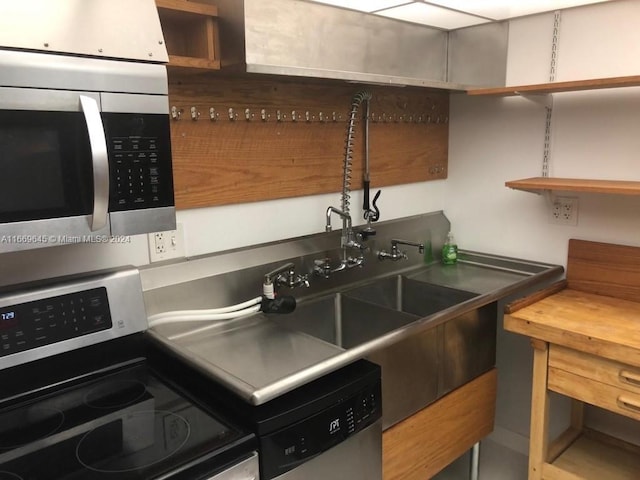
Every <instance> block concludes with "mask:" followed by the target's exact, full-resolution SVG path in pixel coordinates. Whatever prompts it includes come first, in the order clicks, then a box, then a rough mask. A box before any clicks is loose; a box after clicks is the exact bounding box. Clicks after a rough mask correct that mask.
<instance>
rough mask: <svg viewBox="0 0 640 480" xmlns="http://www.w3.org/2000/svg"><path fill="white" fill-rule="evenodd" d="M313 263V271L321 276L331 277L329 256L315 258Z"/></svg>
mask: <svg viewBox="0 0 640 480" xmlns="http://www.w3.org/2000/svg"><path fill="white" fill-rule="evenodd" d="M313 263H314V267H313V273H315V274H316V275H318V276H320V277H324V278H329V275H331V263H329V259H328V258H323V259H322V260H314V261H313Z"/></svg>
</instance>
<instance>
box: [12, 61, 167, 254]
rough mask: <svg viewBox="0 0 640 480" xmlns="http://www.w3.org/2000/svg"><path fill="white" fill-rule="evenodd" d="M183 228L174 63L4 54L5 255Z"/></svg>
mask: <svg viewBox="0 0 640 480" xmlns="http://www.w3.org/2000/svg"><path fill="white" fill-rule="evenodd" d="M174 228H175V204H174V190H173V174H172V162H171V144H170V132H169V105H168V96H167V80H166V68H165V67H164V66H163V65H152V64H138V63H134V62H123V61H116V60H104V59H91V58H78V57H72V56H63V55H52V54H40V53H34V52H29V53H25V52H15V51H0V252H6V251H15V250H24V249H29V248H37V247H43V246H51V245H58V244H62V243H77V242H82V241H89V242H90V241H92V239H100V238H105V237H108V236H112V235H133V234H140V233H147V232H156V231H163V230H171V229H174Z"/></svg>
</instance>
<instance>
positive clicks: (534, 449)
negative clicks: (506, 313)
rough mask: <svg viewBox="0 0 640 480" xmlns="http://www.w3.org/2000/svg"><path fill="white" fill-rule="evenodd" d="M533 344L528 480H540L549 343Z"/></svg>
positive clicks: (545, 442)
mask: <svg viewBox="0 0 640 480" xmlns="http://www.w3.org/2000/svg"><path fill="white" fill-rule="evenodd" d="M531 345H532V346H533V382H532V392H531V429H530V432H531V433H530V439H529V480H542V464H543V463H544V462H545V461H546V459H547V451H548V427H549V393H548V391H547V362H548V360H549V344H548V343H547V342H542V341H539V340H534V339H532V340H531Z"/></svg>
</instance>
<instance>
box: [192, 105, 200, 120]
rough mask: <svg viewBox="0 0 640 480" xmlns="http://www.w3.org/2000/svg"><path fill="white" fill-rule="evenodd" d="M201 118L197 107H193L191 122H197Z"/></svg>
mask: <svg viewBox="0 0 640 480" xmlns="http://www.w3.org/2000/svg"><path fill="white" fill-rule="evenodd" d="M198 118H200V112H199V111H198V109H197V108H196V107H191V120H193V121H195V120H198Z"/></svg>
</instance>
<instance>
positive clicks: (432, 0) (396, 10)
mask: <svg viewBox="0 0 640 480" xmlns="http://www.w3.org/2000/svg"><path fill="white" fill-rule="evenodd" d="M309 1H312V2H315V3H324V4H327V5H334V6H338V7H342V8H347V9H350V10H358V11H360V12H367V13H375V14H376V15H382V16H385V17H390V18H396V19H399V20H404V21H407V22H412V23H419V24H422V25H428V26H433V27H437V28H442V29H446V30H454V29H457V28H463V27H468V26H471V25H478V24H481V23H486V22H487V21H488V20H498V21H500V20H507V19H509V18H515V17H522V16H525V15H532V14H536V13H543V12H550V11H554V10H561V9H564V8H571V7H577V6H581V5H590V4H593V3H602V2H609V1H613V0H309Z"/></svg>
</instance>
